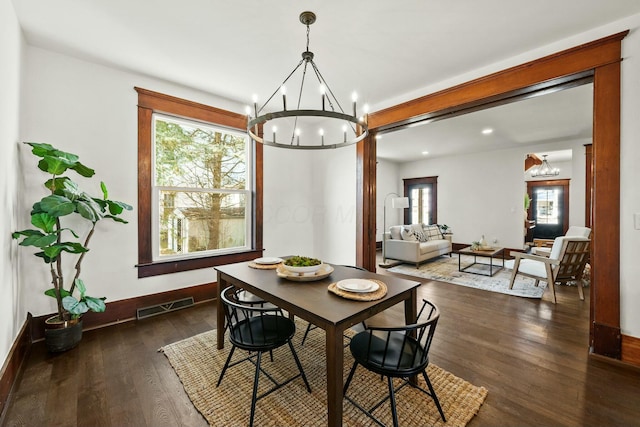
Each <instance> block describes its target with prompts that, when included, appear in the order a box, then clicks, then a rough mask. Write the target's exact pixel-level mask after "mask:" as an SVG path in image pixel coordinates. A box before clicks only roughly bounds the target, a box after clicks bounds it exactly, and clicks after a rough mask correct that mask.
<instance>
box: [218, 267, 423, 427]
mask: <svg viewBox="0 0 640 427" xmlns="http://www.w3.org/2000/svg"><path fill="white" fill-rule="evenodd" d="M332 266H333V268H334V271H333V272H332V273H331V275H330V276H328V277H326V278H324V279H321V280H318V281H304V282H301V281H293V280H289V279H285V278H281V277H278V275H277V274H276V271H275V270H267V269H255V268H251V267H249V263H248V262H241V263H236V264H228V265H222V266H218V267H216V268H215V269H216V271H217V273H218V301H217V321H218V323H217V324H218V327H217V342H218V349H222V348H224V329H225V328H224V322H225V317H224V311H223V310H224V308H223V306H222V299H221V298H220V292H221V291H222V290H224V289H225V288H226V287H228V286H230V285H233V286H236V287H238V288H243V289H246V290H248V291H249V292H251V293H253V294H255V295H257V296H259V297H260V298H262V299H264V300H266V301H269V302H271V303H273V304H275V305H277V306H278V307H281V308H282V309H284V310H286V311H288V312H289V313H290V314H292V315H294V316H298V317H300V318H302V319H304V320H306V321H308V322H310V323H312V324H314V325H317V326H319V327H320V328H322V329H324V330H325V332H326V367H327V413H328V421H327V424H328V425H329V426H341V425H342V410H343V409H342V401H343V396H342V387H343V375H342V372H343V363H344V344H343V333H344V331H345V329H347V328H349V327H351V326H353V325H356V324H358V323H360V322H362V321H364V320H366V319H368V318H370V317H371V316H373V315H375V314H377V313H379V312H381V311H383V310H386V309H388V308H389V307H392V306H394V305H395V304H398V303H400V302H403V301H404V313H405V320H406V321H407V323H411V322H413V321H415V319H416V317H417V288H418V286H420V282H415V281H411V280H406V279H401V278H397V277H392V276H383V275H380V274H376V273H371V272H369V271H362V270H357V269H354V268H350V267H345V266H339V265H332ZM354 278H359V279H376V280H379V281H382V282H384V283H385V284H386V285H387V294H386V295H385V296H384V297H383V298H381V299H378V300H375V301H356V300H351V299H346V298H343V297H340V296H338V295H335V294H334V293H332V292H330V291H329V290H328V286H329V285H330V284H331V283H334V282H337V281H339V280H343V279H354Z"/></svg>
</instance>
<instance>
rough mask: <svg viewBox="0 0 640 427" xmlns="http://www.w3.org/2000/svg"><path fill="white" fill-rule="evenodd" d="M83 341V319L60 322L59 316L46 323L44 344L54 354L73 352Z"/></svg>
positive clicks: (49, 319)
mask: <svg viewBox="0 0 640 427" xmlns="http://www.w3.org/2000/svg"><path fill="white" fill-rule="evenodd" d="M81 339H82V319H72V320H69V321H65V322H60V321H59V320H58V316H54V317H50V318H48V319H47V320H46V321H45V329H44V342H45V344H46V346H47V350H49V351H50V352H52V353H59V352H62V351H67V350H71V349H72V348H74V347H75V346H77V345H78V343H79V342H80V340H81Z"/></svg>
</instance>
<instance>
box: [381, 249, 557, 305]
mask: <svg viewBox="0 0 640 427" xmlns="http://www.w3.org/2000/svg"><path fill="white" fill-rule="evenodd" d="M460 261H461V262H462V267H463V268H464V266H465V265H469V264H471V263H472V262H473V257H472V256H471V255H462V259H461V260H460ZM478 261H481V262H485V261H486V262H487V263H488V262H489V260H488V259H482V260H481V259H480V258H478ZM494 263H497V264H498V265H502V259H500V260H494ZM505 265H506V267H507V268H504V269H502V270H500V271H498V272H496V273H495V274H494V275H493V276H492V277H489V276H483V275H479V274H473V273H467V272H461V271H458V255H457V254H453V256H452V257H449V256H446V255H445V256H441V257H437V258H433V259H431V260H429V261H426V262H424V263H423V264H420V268H416V267H415V265H413V264H400V265H397V266H395V267H392V268H390V269H388V270H387V271H390V272H392V273H401V274H406V275H409V276H415V277H420V278H422V279H430V280H438V281H441V282H447V283H453V284H454V285H462V286H468V287H470V288H476V289H482V290H483V291H491V292H499V293H502V294H507V295H514V296H519V297H525V298H538V299H540V298H542V295H543V294H544V291H545V289H546V288H547V284H546V283H545V282H540V284H539V285H538V286H535V280H534V279H531V278H529V277H525V276H522V275H517V276H516V280H515V282H514V284H513V289H509V282H510V281H511V272H512V270H511V269H510V268H509V267H513V260H511V262H509V261H508V260H507V261H505ZM473 268H474V269H477V270H476V271H480V272H482V273H484V274H487V273H488V270H489V266H488V265H486V266H482V265H480V266H474V267H473ZM494 271H495V265H494Z"/></svg>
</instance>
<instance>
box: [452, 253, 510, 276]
mask: <svg viewBox="0 0 640 427" xmlns="http://www.w3.org/2000/svg"><path fill="white" fill-rule="evenodd" d="M460 255H472V256H473V262H472V263H471V264H469V265H467V266H465V267H462V264H461V259H462V257H461V256H460ZM498 255H502V265H495V266H494V264H493V259H494V258H497V257H498ZM478 257H483V258H489V264H486V263H483V262H478ZM476 265H485V266H487V265H488V266H489V274H486V273H483V272H482V271H480V270H478V269H475V271H474V270H469V269H470V268H472V267H473V266H476ZM494 267H495V269H494ZM503 268H504V248H499V247H492V248H490V249H476V250H473V249H471V246H467V247H466V248H462V249H460V250H458V271H464V272H466V273H472V274H479V275H482V276H489V277H491V276H493V275H494V274H495V273H496V272H497V271H500V270H502V269H503Z"/></svg>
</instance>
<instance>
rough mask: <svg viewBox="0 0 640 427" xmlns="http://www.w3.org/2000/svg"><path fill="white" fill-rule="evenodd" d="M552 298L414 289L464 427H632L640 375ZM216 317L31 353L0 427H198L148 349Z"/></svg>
mask: <svg viewBox="0 0 640 427" xmlns="http://www.w3.org/2000/svg"><path fill="white" fill-rule="evenodd" d="M380 272H384V270H381V271H380ZM557 293H558V303H557V304H555V305H554V304H553V303H552V302H551V299H550V297H549V295H548V294H545V296H544V298H543V300H541V301H540V300H529V299H524V298H518V297H512V296H507V295H502V294H496V293H491V292H485V291H479V290H474V289H470V288H466V287H463V286H456V285H451V284H447V283H440V282H432V281H429V282H425V283H424V284H423V285H422V286H421V287H420V288H419V296H420V297H425V298H428V299H430V300H431V301H433V302H435V303H436V304H437V305H438V306H439V308H440V310H441V313H442V314H441V319H440V323H439V324H438V330H437V331H436V335H435V339H434V344H433V346H432V348H431V362H433V363H435V364H437V365H439V366H440V367H442V368H444V369H447V370H448V371H450V372H452V373H453V374H455V375H457V376H459V377H462V378H465V379H466V380H468V381H470V382H472V383H473V384H476V385H482V386H484V387H486V388H487V389H488V390H489V394H488V397H487V400H486V401H485V403H484V405H483V406H482V407H481V409H480V412H479V413H478V414H477V415H476V416H475V417H474V418H473V419H472V420H471V422H470V423H469V426H470V427H479V426H633V425H638V426H640V370H638V369H636V368H633V367H627V366H623V365H620V364H615V363H610V362H605V361H602V360H600V359H595V358H592V357H589V355H588V346H587V341H588V334H589V329H588V322H589V303H588V301H580V300H579V298H578V295H577V289H576V288H567V287H559V288H558V289H557ZM396 315H397V316H401V313H400V312H391V313H389V314H388V315H387V316H389V317H395V316H396ZM215 317H216V316H215V304H214V303H213V302H210V303H203V304H200V305H198V306H195V307H192V308H188V309H184V310H181V311H178V312H174V313H167V314H163V315H160V316H157V317H152V318H149V319H146V320H141V321H135V322H129V323H125V324H120V325H115V326H110V327H107V328H103V329H99V330H93V331H86V332H85V333H84V336H83V340H82V342H81V343H80V345H79V346H78V347H77V348H75V349H73V350H71V351H69V352H66V353H64V354H59V355H50V354H48V353H47V352H46V350H45V348H44V345H43V343H36V344H34V345H33V348H32V351H31V354H30V357H29V359H28V361H27V363H26V367H25V370H24V374H23V375H22V377H21V378H19V380H18V384H17V385H16V387H15V389H14V393H13V395H12V397H11V400H10V402H9V404H8V408H7V411H6V413H5V415H4V417H3V419H2V420H1V422H0V425H1V426H154V427H156V426H177V425H181V426H205V425H206V422H205V420H204V419H203V418H202V417H201V416H200V414H199V413H198V412H197V411H196V410H195V409H194V407H193V406H192V404H191V402H190V401H189V399H188V398H187V396H186V394H185V393H184V390H183V388H182V384H181V383H180V381H179V380H178V378H177V376H176V375H175V374H174V372H173V370H172V368H171V367H170V366H169V363H168V362H167V360H166V358H165V357H164V355H162V354H161V353H159V352H158V351H157V350H158V349H159V348H160V347H162V346H163V345H165V344H169V343H172V342H174V341H177V340H180V339H182V338H187V337H189V336H192V335H195V334H198V333H200V332H204V331H207V330H210V329H212V328H215V327H216V320H215ZM300 332H302V331H300ZM309 425H312V422H309Z"/></svg>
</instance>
